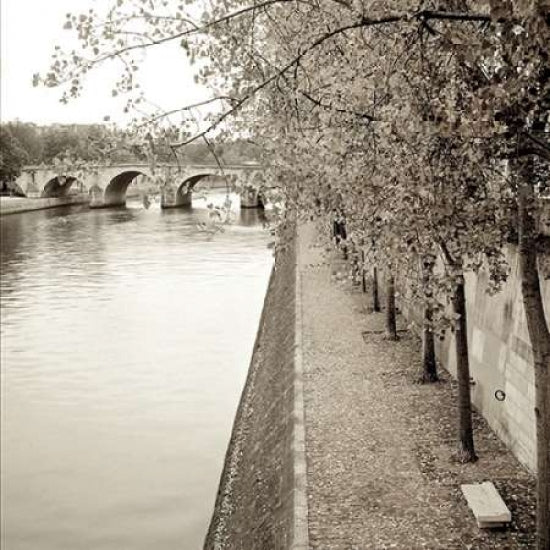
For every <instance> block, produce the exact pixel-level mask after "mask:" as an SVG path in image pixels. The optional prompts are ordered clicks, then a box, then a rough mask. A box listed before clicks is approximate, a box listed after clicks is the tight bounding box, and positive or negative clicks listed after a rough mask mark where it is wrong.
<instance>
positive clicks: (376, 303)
mask: <svg viewBox="0 0 550 550" xmlns="http://www.w3.org/2000/svg"><path fill="white" fill-rule="evenodd" d="M372 311H377V312H378V311H380V295H379V293H378V268H377V267H376V266H374V267H373V268H372Z"/></svg>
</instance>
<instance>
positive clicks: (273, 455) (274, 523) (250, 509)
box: [204, 247, 307, 550]
mask: <svg viewBox="0 0 550 550" xmlns="http://www.w3.org/2000/svg"><path fill="white" fill-rule="evenodd" d="M295 261H296V258H295V250H294V248H293V247H292V248H290V249H288V250H287V251H286V252H285V253H284V254H280V255H279V256H278V258H277V261H276V264H275V266H274V268H273V272H272V275H271V279H270V282H269V286H268V291H267V294H266V298H265V302H264V308H263V311H262V317H261V320H260V324H259V329H258V334H257V338H256V342H255V345H254V350H253V355H252V360H251V365H250V370H249V373H248V377H247V380H246V383H245V387H244V390H243V393H242V397H241V401H240V404H239V407H238V410H237V414H236V417H235V422H234V426H233V431H232V435H231V440H230V443H229V447H228V450H227V454H226V459H225V466H224V470H223V473H222V476H221V481H220V487H219V491H218V495H217V500H216V505H215V509H214V514H213V518H212V522H211V524H210V529H209V532H208V535H207V537H206V541H205V545H204V548H205V549H207V550H214V549H216V550H219V549H226V548H227V549H229V548H231V549H237V548H239V549H243V550H245V549H246V550H252V549H262V548H265V549H275V548H291V547H293V542H296V541H298V540H299V539H300V537H303V535H304V533H305V534H307V530H306V529H305V524H304V523H302V524H301V525H298V523H297V521H296V515H295V513H294V510H295V507H296V505H297V504H299V501H298V499H299V498H300V496H302V500H304V498H305V492H304V491H303V487H302V491H301V493H300V491H297V490H296V489H297V487H296V482H297V480H299V479H301V478H300V475H301V474H300V472H296V471H295V462H296V452H295V451H296V450H297V449H296V447H297V445H296V438H295V435H296V431H295V424H296V420H295V345H294V338H295V326H294V323H295V319H296V316H295V306H296V302H295ZM298 451H299V449H298ZM294 547H295V548H296V550H298V548H299V547H298V546H294ZM302 548H303V549H304V550H305V548H306V546H302Z"/></svg>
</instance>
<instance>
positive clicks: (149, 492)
mask: <svg viewBox="0 0 550 550" xmlns="http://www.w3.org/2000/svg"><path fill="white" fill-rule="evenodd" d="M221 199H223V197H221ZM255 216H256V218H255ZM207 217H208V214H207V212H206V210H205V208H204V205H203V204H201V203H200V202H199V203H198V204H196V205H194V208H193V209H192V210H190V211H185V212H183V211H179V210H174V211H163V212H161V211H160V210H159V207H158V204H157V203H154V204H152V205H151V207H150V208H149V209H148V210H145V209H143V207H142V205H141V204H140V203H139V202H135V203H129V207H128V208H126V209H117V210H87V209H83V208H71V209H65V210H59V209H57V210H45V211H41V212H35V213H28V214H24V215H14V216H8V217H5V218H2V219H1V220H0V227H1V231H2V239H1V243H2V245H1V262H2V263H1V266H2V278H1V296H2V304H1V305H2V311H1V312H2V346H1V360H2V372H1V376H2V380H1V382H2V385H1V388H2V395H1V397H2V431H1V436H2V447H1V452H2V480H1V481H2V485H1V491H2V504H3V506H2V510H3V512H2V519H3V523H4V524H3V526H2V543H3V546H2V547H3V548H6V550H23V549H31V548H32V549H36V548H40V549H41V550H49V549H52V550H53V549H56V550H57V549H61V548H71V549H80V548H82V549H84V548H85V549H90V548H94V549H117V550H119V549H121V548H131V549H141V548H143V549H151V548H155V549H174V548H183V549H186V550H187V549H192V548H199V547H200V546H201V543H202V538H203V536H204V532H205V529H206V525H207V522H208V520H209V516H210V513H211V509H212V506H213V501H214V497H215V492H216V487H217V481H218V477H219V473H220V470H221V465H222V461H223V455H224V452H225V447H226V444H227V439H228V437H229V432H230V428H231V422H232V417H233V413H234V410H235V408H236V405H237V401H238V397H239V394H240V389H241V387H242V384H243V382H244V377H245V375H246V369H247V365H248V360H249V355H250V352H251V347H252V344H253V339H254V335H255V330H256V326H257V322H258V319H259V314H260V309H261V304H262V301H263V294H264V292H265V286H266V283H267V278H268V272H269V269H270V265H271V257H270V252H269V251H268V250H267V249H266V242H267V235H266V234H265V232H263V231H262V229H261V226H260V225H259V219H258V216H257V213H254V211H247V214H246V222H244V221H243V219H242V218H241V217H240V215H239V214H238V212H236V221H235V223H234V224H233V225H231V226H229V227H227V230H226V231H225V232H224V233H219V234H216V236H215V237H214V238H212V236H211V235H210V236H209V235H205V234H204V233H202V232H199V231H198V230H197V225H198V224H199V223H201V222H204V221H205V220H207Z"/></svg>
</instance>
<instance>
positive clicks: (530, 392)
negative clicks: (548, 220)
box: [402, 246, 550, 471]
mask: <svg viewBox="0 0 550 550" xmlns="http://www.w3.org/2000/svg"><path fill="white" fill-rule="evenodd" d="M507 257H508V263H509V265H510V269H511V272H510V276H509V279H508V281H507V283H506V284H505V285H504V287H503V289H502V291H501V292H499V293H497V294H496V295H494V296H490V295H489V294H487V292H486V289H487V274H486V273H484V272H483V271H481V272H480V273H479V274H478V275H474V274H469V275H468V276H467V277H466V301H467V315H468V343H469V350H470V355H469V357H470V370H471V376H472V378H473V381H474V385H473V386H472V400H473V403H474V405H475V406H476V407H477V409H478V410H479V411H480V412H481V414H482V415H483V416H484V417H485V418H486V419H487V421H488V422H489V424H490V425H491V427H492V428H493V430H494V431H495V432H496V433H497V434H498V436H499V437H500V438H501V439H502V440H503V441H504V443H506V445H507V446H508V447H509V448H510V449H511V450H512V452H513V453H514V454H515V455H516V456H517V457H518V459H519V460H520V461H521V462H522V463H523V464H524V465H525V466H527V467H528V468H529V469H530V470H532V471H534V470H535V467H536V454H535V453H536V437H535V382H534V380H535V379H534V369H533V357H532V351H531V345H530V340H529V335H528V332H527V321H526V318H525V311H524V308H523V302H522V297H521V280H520V275H519V263H518V255H517V251H516V249H515V247H514V246H510V247H509V250H507ZM541 281H542V292H543V299H544V303H545V310H546V317H547V319H548V320H550V280H549V279H546V280H544V278H543V277H541ZM402 307H403V312H404V313H405V316H406V317H407V318H409V319H412V320H414V321H415V324H416V325H417V326H418V327H420V326H421V322H422V321H421V319H422V317H421V311H419V310H418V309H416V308H415V307H409V306H407V304H402ZM437 354H438V358H439V360H440V361H441V362H442V363H443V365H445V367H446V368H447V369H448V370H449V371H450V372H451V374H453V375H454V374H455V373H456V356H455V353H454V337H453V335H452V334H448V335H447V337H446V338H445V340H443V341H442V342H439V343H438V344H437ZM497 397H498V399H497Z"/></svg>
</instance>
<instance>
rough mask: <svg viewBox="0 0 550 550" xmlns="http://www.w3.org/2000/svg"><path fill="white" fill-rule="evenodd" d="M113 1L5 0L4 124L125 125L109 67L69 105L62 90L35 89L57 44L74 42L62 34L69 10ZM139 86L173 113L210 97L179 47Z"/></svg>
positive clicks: (147, 70)
mask: <svg viewBox="0 0 550 550" xmlns="http://www.w3.org/2000/svg"><path fill="white" fill-rule="evenodd" d="M105 3H108V4H109V5H110V3H111V2H110V0H95V1H94V0H0V13H1V29H0V32H1V50H0V54H1V56H0V58H1V66H0V76H1V79H0V80H1V86H0V87H1V96H0V101H1V102H0V118H1V120H2V122H6V121H9V120H14V119H16V118H17V119H19V120H22V121H25V122H36V123H38V124H48V123H52V122H62V123H94V122H102V121H103V117H104V116H106V115H110V116H111V119H112V120H115V121H118V122H122V121H123V120H124V115H123V114H122V108H121V106H122V105H123V101H121V100H119V101H117V100H115V99H113V98H112V97H111V89H112V86H111V82H112V81H113V75H114V74H116V73H115V71H114V70H113V68H109V67H105V69H102V70H101V71H100V73H98V74H97V75H94V76H93V77H92V76H91V77H90V78H89V79H88V81H87V82H88V84H87V87H86V90H85V92H84V93H83V95H82V97H81V98H79V99H77V100H73V101H71V102H70V103H69V104H68V105H62V104H61V103H60V102H59V98H60V97H61V90H60V89H55V88H53V89H51V88H44V87H42V86H40V87H38V88H33V86H32V75H33V73H37V72H38V73H41V74H44V73H45V72H46V70H47V69H48V66H49V60H50V56H51V54H52V52H53V48H54V46H55V45H56V44H59V45H60V46H62V47H64V46H66V45H67V44H69V45H70V44H71V38H72V36H73V35H72V34H71V33H70V31H64V30H62V28H61V27H62V25H63V23H64V21H65V14H66V13H67V12H77V13H78V12H81V11H82V12H83V11H87V9H88V8H89V7H90V6H91V5H95V6H98V5H99V4H105ZM140 73H141V76H140V78H139V82H140V84H141V86H142V88H143V89H144V90H145V92H146V95H147V97H148V98H149V99H151V100H152V101H154V102H155V103H156V104H158V105H160V106H161V107H162V108H163V109H173V108H177V107H182V106H184V105H186V104H189V103H193V102H196V101H200V100H202V99H206V98H207V97H209V96H210V94H209V93H208V91H206V90H204V89H201V88H199V87H198V86H197V85H196V84H194V82H193V78H192V74H193V73H192V69H191V68H190V67H189V65H188V64H187V61H186V59H185V57H184V56H183V53H182V50H181V49H180V48H179V47H178V46H168V47H166V46H163V48H162V51H156V52H151V54H149V55H148V57H147V60H146V62H145V63H144V69H143V70H142V71H140Z"/></svg>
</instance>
